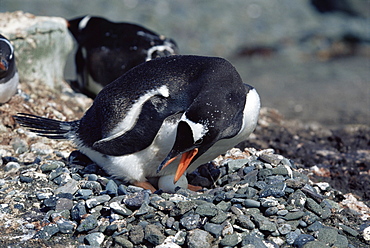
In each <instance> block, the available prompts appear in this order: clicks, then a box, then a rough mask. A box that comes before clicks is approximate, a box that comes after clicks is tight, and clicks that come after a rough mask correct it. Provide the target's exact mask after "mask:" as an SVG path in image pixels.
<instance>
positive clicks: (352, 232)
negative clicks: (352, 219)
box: [339, 224, 359, 237]
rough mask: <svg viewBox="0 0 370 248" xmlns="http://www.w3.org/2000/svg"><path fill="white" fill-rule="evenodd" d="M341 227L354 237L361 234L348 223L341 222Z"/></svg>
mask: <svg viewBox="0 0 370 248" xmlns="http://www.w3.org/2000/svg"><path fill="white" fill-rule="evenodd" d="M339 227H340V228H342V230H343V231H345V232H346V233H348V234H350V235H351V236H353V237H357V236H358V235H359V233H358V232H357V231H356V230H354V229H353V228H350V227H348V226H346V225H343V224H339Z"/></svg>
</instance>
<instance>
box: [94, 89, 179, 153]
mask: <svg viewBox="0 0 370 248" xmlns="http://www.w3.org/2000/svg"><path fill="white" fill-rule="evenodd" d="M160 98H161V99H163V98H162V97H159V96H154V97H152V98H151V100H150V101H147V102H146V103H145V104H143V107H142V110H141V113H140V115H139V117H138V119H137V121H136V124H135V125H134V127H133V128H132V129H130V130H128V131H127V132H124V133H123V134H122V135H119V136H117V137H115V135H112V136H110V137H106V138H103V139H101V140H98V141H96V142H95V143H94V144H93V148H94V149H95V150H96V151H98V152H101V153H103V154H107V155H112V156H122V155H126V154H133V153H135V152H138V151H141V150H143V149H145V148H147V147H148V146H150V144H152V142H153V140H154V138H155V137H156V135H157V133H158V131H159V129H160V128H161V126H162V124H163V122H164V121H165V120H166V122H168V121H170V122H171V123H172V122H173V123H174V125H177V122H178V120H179V119H180V118H181V113H179V112H178V111H176V110H175V109H173V108H161V110H159V109H158V101H160V100H161V99H160ZM163 100H164V99H163ZM164 101H165V100H164Z"/></svg>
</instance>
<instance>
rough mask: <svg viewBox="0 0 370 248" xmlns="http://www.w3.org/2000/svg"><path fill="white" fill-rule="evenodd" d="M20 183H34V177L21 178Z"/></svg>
mask: <svg viewBox="0 0 370 248" xmlns="http://www.w3.org/2000/svg"><path fill="white" fill-rule="evenodd" d="M19 181H20V182H21V183H32V182H33V178H32V177H27V176H19Z"/></svg>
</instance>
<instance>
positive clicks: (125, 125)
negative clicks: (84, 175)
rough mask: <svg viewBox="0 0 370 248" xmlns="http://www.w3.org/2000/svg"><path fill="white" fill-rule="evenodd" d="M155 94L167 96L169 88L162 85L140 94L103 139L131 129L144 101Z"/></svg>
mask: <svg viewBox="0 0 370 248" xmlns="http://www.w3.org/2000/svg"><path fill="white" fill-rule="evenodd" d="M155 95H161V96H163V97H169V90H168V88H167V86H166V85H163V86H161V87H159V88H157V89H153V90H150V91H148V92H147V93H145V94H144V95H142V96H141V97H140V98H139V99H137V101H136V102H135V103H134V104H133V105H132V106H131V108H130V109H129V110H128V111H127V114H126V116H125V118H124V119H123V120H122V121H121V122H119V123H118V125H117V126H116V127H115V128H114V129H113V130H112V131H111V132H110V133H109V135H108V136H107V137H106V138H104V139H103V140H111V139H114V138H116V137H119V136H121V135H123V134H124V133H125V132H127V131H129V130H131V129H132V128H133V127H134V125H135V123H136V121H137V119H138V117H139V115H140V113H141V109H142V107H143V105H144V103H145V102H146V101H148V100H149V99H150V98H151V97H153V96H155Z"/></svg>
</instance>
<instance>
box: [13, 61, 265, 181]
mask: <svg viewBox="0 0 370 248" xmlns="http://www.w3.org/2000/svg"><path fill="white" fill-rule="evenodd" d="M259 109H260V99H259V96H258V94H257V92H256V90H255V89H254V88H253V87H252V86H249V85H247V84H244V83H243V82H242V80H241V78H240V76H239V74H238V72H237V71H236V70H235V68H234V67H233V66H232V65H231V64H230V63H229V62H227V61H226V60H224V59H222V58H215V57H202V56H190V55H188V56H180V55H178V56H171V57H164V58H158V59H155V60H152V61H148V62H146V63H144V64H141V65H139V66H137V67H135V68H133V69H132V70H130V71H129V72H128V73H126V74H124V75H123V76H121V77H120V78H118V79H117V80H116V81H114V82H113V83H111V84H109V85H108V86H106V87H105V88H104V89H103V90H102V91H101V92H100V93H99V94H98V95H97V97H96V98H95V101H94V103H93V105H92V106H91V108H90V109H88V110H87V112H86V113H85V115H84V117H83V118H82V119H81V120H77V121H72V122H62V121H56V120H51V119H47V118H42V117H37V116H31V115H27V114H21V115H18V116H16V117H15V118H16V120H17V121H18V122H19V123H20V124H21V125H23V126H26V127H28V128H29V129H30V130H31V131H33V132H36V133H38V134H39V135H41V136H46V137H49V138H57V139H60V138H65V139H70V140H73V141H74V142H75V143H76V144H77V146H78V148H79V149H80V151H81V152H82V153H84V154H85V155H87V156H88V157H90V158H91V159H92V160H93V161H95V162H96V163H97V164H98V165H100V166H101V167H102V168H103V169H104V170H105V171H106V172H107V173H108V174H110V175H112V176H114V177H116V178H118V179H122V180H125V181H128V182H130V183H133V184H136V185H140V184H141V183H142V182H145V181H146V180H147V179H148V178H151V177H161V176H164V175H175V176H174V177H175V181H177V180H178V179H179V178H180V177H181V176H182V175H183V173H184V172H185V171H187V172H191V171H193V170H195V169H196V168H197V167H198V166H200V165H202V164H204V163H206V162H209V161H211V160H212V159H214V158H216V157H217V156H218V155H220V154H222V153H224V152H226V151H227V150H228V149H230V148H232V147H234V146H235V145H237V144H238V143H240V142H241V141H243V140H245V139H246V138H247V137H248V136H249V134H250V133H251V132H252V131H253V130H254V128H255V126H256V124H257V119H258V114H259ZM180 157H181V161H180V162H179V160H180ZM174 158H176V159H174Z"/></svg>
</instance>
